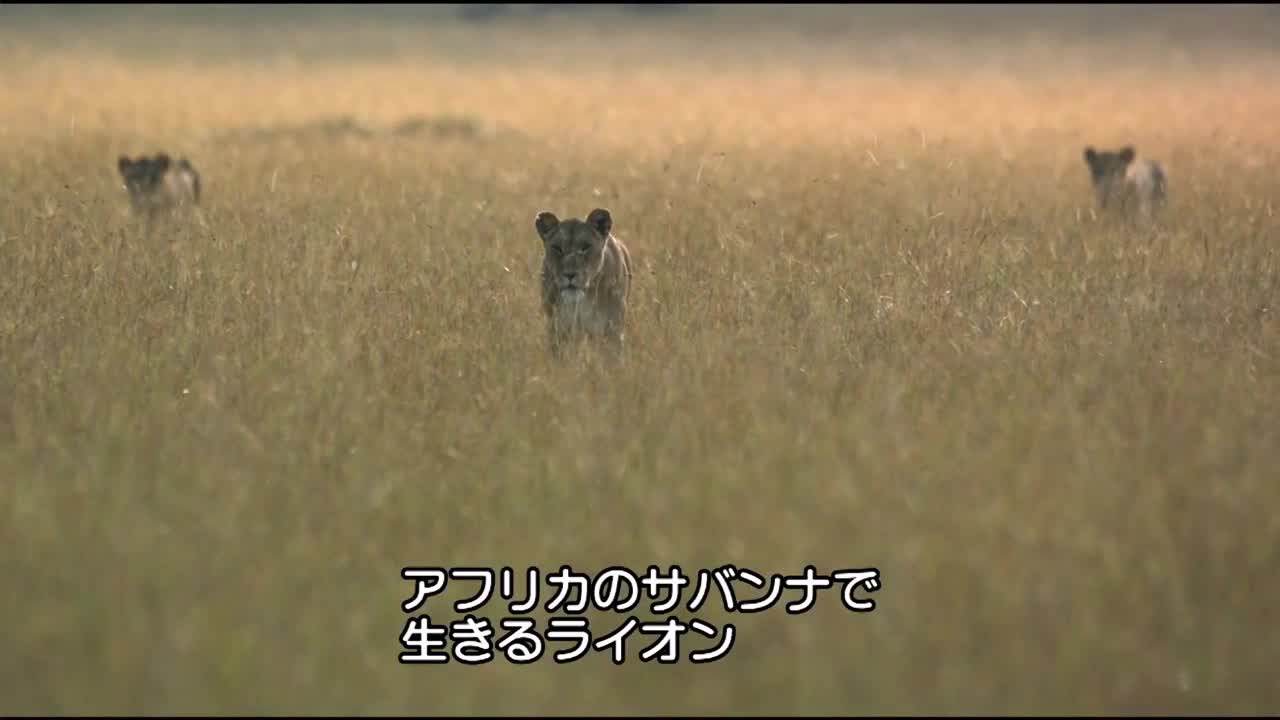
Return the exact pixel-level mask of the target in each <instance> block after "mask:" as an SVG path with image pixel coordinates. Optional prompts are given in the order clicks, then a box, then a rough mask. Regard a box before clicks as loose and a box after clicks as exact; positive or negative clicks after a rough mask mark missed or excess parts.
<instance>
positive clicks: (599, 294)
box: [533, 208, 631, 355]
mask: <svg viewBox="0 0 1280 720" xmlns="http://www.w3.org/2000/svg"><path fill="white" fill-rule="evenodd" d="M533 224H534V229H536V230H537V232H538V236H539V237H541V238H542V245H543V251H544V254H543V258H542V310H543V312H544V313H545V314H546V317H547V335H548V339H549V344H550V348H551V352H552V354H554V355H559V353H560V352H561V350H562V348H563V347H564V346H565V345H566V344H567V343H568V342H570V341H575V340H579V339H583V338H599V339H603V340H604V341H605V342H606V344H607V345H609V346H610V347H612V348H614V349H619V348H621V346H622V343H623V335H624V330H625V319H626V313H627V298H628V296H629V294H630V292H631V253H630V252H629V251H628V250H627V246H626V245H624V244H623V243H622V241H621V240H619V239H618V238H616V237H614V236H613V234H612V232H611V231H612V230H613V215H612V214H611V213H610V212H609V211H608V210H606V209H604V208H596V209H595V210H592V211H591V212H590V213H589V214H588V215H587V219H586V220H585V221H583V220H579V219H577V218H569V219H566V220H561V219H559V218H557V217H556V216H555V214H554V213H551V212H549V211H546V210H544V211H542V212H540V213H538V214H537V216H536V217H535V218H534V221H533Z"/></svg>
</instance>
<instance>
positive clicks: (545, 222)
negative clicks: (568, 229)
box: [533, 210, 560, 242]
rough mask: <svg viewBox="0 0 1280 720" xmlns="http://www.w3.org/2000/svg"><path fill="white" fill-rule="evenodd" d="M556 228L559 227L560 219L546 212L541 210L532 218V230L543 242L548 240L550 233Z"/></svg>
mask: <svg viewBox="0 0 1280 720" xmlns="http://www.w3.org/2000/svg"><path fill="white" fill-rule="evenodd" d="M558 227H560V218H558V217H556V214H555V213H553V212H550V211H548V210H543V211H542V212H540V213H538V214H537V216H536V217H534V218H533V228H534V229H535V230H537V231H538V236H539V237H541V238H542V241H543V242H546V241H548V240H550V239H551V235H552V233H554V232H555V231H556V228H558Z"/></svg>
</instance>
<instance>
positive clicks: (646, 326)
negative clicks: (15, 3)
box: [0, 20, 1280, 714]
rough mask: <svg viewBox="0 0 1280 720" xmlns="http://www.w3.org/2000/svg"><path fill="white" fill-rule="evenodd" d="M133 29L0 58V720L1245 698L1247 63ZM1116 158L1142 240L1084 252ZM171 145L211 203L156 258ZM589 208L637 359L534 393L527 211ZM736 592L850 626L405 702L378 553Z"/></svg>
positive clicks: (1264, 221) (1257, 311)
mask: <svg viewBox="0 0 1280 720" xmlns="http://www.w3.org/2000/svg"><path fill="white" fill-rule="evenodd" d="M151 30H154V28H151ZM151 30H149V29H148V27H139V26H132V27H116V28H112V29H111V30H110V31H109V32H107V31H104V32H103V33H100V34H99V35H96V36H93V37H90V38H89V39H87V40H86V39H84V38H83V37H81V36H76V37H77V38H79V39H78V40H76V42H70V41H65V40H66V38H67V37H69V36H59V37H62V38H63V40H64V41H65V42H54V41H53V40H47V39H46V40H47V41H46V42H45V44H43V45H42V44H41V42H42V41H41V38H42V37H46V36H36V35H27V36H19V35H18V34H16V31H15V32H7V34H6V35H5V41H6V43H5V46H4V47H6V48H7V55H6V56H5V57H6V59H5V60H4V61H3V62H2V63H0V75H2V76H3V77H4V78H5V80H4V83H5V87H6V90H7V92H6V93H5V94H3V95H0V148H2V149H3V152H2V153H0V268H3V270H2V271H0V401H3V402H2V403H0V475H2V476H3V477H5V478H6V479H5V480H4V481H3V483H0V507H3V509H4V512H3V517H4V521H3V522H0V543H2V544H3V550H0V570H2V574H3V577H4V578H5V582H4V587H5V590H4V591H2V592H0V598H3V600H2V602H0V610H2V611H3V615H4V617H5V618H6V620H5V621H4V623H5V625H7V626H8V627H7V629H6V631H5V637H6V638H7V639H6V640H5V642H4V643H3V645H4V648H5V652H4V653H3V654H0V698H3V702H0V708H2V709H3V710H5V711H7V712H11V713H73V712H75V713H104V712H114V713H175V712H186V713H192V712H202V713H252V712H262V713H294V714H297V713H359V714H374V713H383V714H387V713H423V714H427V713H430V714H440V713H449V714H461V713H482V712H488V713H525V714H533V713H549V712H564V713H575V714H589V713H642V712H652V713H658V712H662V713H682V712H687V713H695V712H696V713H775V712H776V713H787V714H797V713H809V714H813V713H844V714H849V713H856V714H863V713H888V712H893V713H925V712H933V713H944V712H945V713H964V714H973V713H977V714H981V713H1010V712H1030V713H1073V712H1078V713H1084V712H1111V713H1121V712H1140V711H1155V712H1196V711H1215V712H1237V713H1248V712H1274V711H1275V710H1276V709H1277V707H1280V705H1278V704H1277V702H1278V700H1280V697H1278V695H1277V690H1276V684H1275V674H1274V671H1275V668H1276V667H1277V661H1278V660H1280V651H1278V650H1277V648H1280V642H1278V641H1280V630H1278V629H1277V628H1278V627H1280V626H1277V622H1276V620H1277V614H1276V611H1275V598H1276V592H1277V590H1280V585H1278V584H1277V581H1276V579H1275V569H1276V568H1277V567H1280V557H1278V555H1277V547H1278V546H1280V522H1278V521H1277V515H1276V513H1275V511H1274V507H1275V506H1276V503H1277V501H1278V500H1280V491H1278V490H1277V488H1276V484H1275V483H1276V478H1277V475H1276V467H1277V466H1278V465H1280V412H1278V411H1277V409H1276V398H1277V397H1280V342H1278V340H1280V336H1278V332H1277V321H1276V319H1275V315H1276V313H1277V312H1278V309H1277V302H1276V297H1277V289H1278V287H1277V277H1278V274H1277V269H1278V268H1277V257H1276V240H1277V229H1280V221H1278V220H1277V218H1276V209H1277V208H1276V204H1277V202H1278V200H1277V196H1276V191H1277V187H1278V185H1277V182H1276V179H1275V168H1276V166H1277V159H1278V158H1280V154H1278V152H1277V144H1276V138H1275V132H1274V122H1273V119H1274V118H1275V117H1277V116H1280V95H1278V94H1277V93H1276V91H1275V89H1274V88H1275V85H1274V82H1273V80H1272V79H1273V78H1274V77H1275V76H1276V70H1277V64H1278V63H1277V62H1276V59H1275V58H1274V57H1273V56H1270V55H1268V54H1265V53H1260V52H1250V53H1242V52H1236V53H1235V54H1233V55H1232V56H1231V57H1230V61H1229V62H1228V61H1225V60H1216V61H1207V60H1206V58H1205V57H1199V58H1192V59H1188V58H1187V57H1186V56H1185V54H1184V55H1180V54H1179V53H1178V51H1177V50H1176V48H1172V47H1162V46H1161V45H1160V44H1159V43H1158V42H1152V43H1150V44H1147V45H1139V44H1135V43H1132V42H1130V43H1124V42H1118V41H1111V42H1110V44H1098V43H1093V44H1090V43H1088V42H1083V41H1070V42H1066V41H1062V42H1058V41H1051V40H1049V39H1044V38H1039V39H1037V38H1036V37H1031V39H1029V40H1024V41H1021V42H1017V43H1014V42H1004V43H994V42H993V43H988V44H982V45H968V46H963V47H962V46H960V45H951V46H944V45H940V44H936V43H930V42H923V41H919V40H916V41H912V40H911V39H910V38H906V39H901V40H899V41H898V44H896V45H895V44H891V43H890V42H889V41H888V40H886V41H884V42H883V43H881V44H879V45H876V46H875V49H866V50H865V51H864V53H863V55H861V56H858V57H857V58H856V60H857V61H856V62H855V58H854V57H853V56H850V57H844V58H842V57H840V56H839V54H838V53H836V52H835V51H833V50H832V49H831V44H830V43H828V44H825V45H824V46H823V47H821V48H811V49H806V48H804V47H803V43H799V42H795V43H791V41H788V40H786V39H785V36H784V35H782V34H779V35H776V36H774V35H769V34H768V32H766V31H761V30H757V31H756V32H758V33H760V35H761V37H764V38H770V37H776V38H782V39H778V40H777V41H776V43H775V44H774V45H769V44H768V43H763V44H760V43H759V42H758V38H756V39H755V40H753V42H755V43H756V44H755V45H754V47H746V48H743V47H731V46H728V45H715V46H713V47H711V48H709V49H707V50H705V51H702V52H700V51H699V50H698V48H697V42H696V41H697V39H698V38H700V37H703V38H710V37H713V34H712V33H709V32H704V33H701V34H699V33H697V32H692V31H688V32H685V33H684V34H681V32H677V31H674V30H673V31H669V32H666V33H662V37H663V39H662V40H655V36H657V35H658V33H655V32H654V31H644V30H643V29H626V28H620V27H614V28H613V29H612V32H611V33H610V34H604V33H600V32H592V31H591V28H590V27H587V26H578V25H574V24H573V23H571V22H569V21H562V20H556V21H554V22H553V21H546V22H543V23H539V22H532V21H531V23H530V24H529V25H521V26H519V27H517V28H515V29H512V28H510V27H507V26H499V27H497V28H495V29H490V30H470V31H468V30H463V29H457V28H452V27H443V28H440V29H437V30H434V31H430V32H421V33H420V32H418V31H410V30H405V29H399V30H386V29H383V30H376V29H368V28H365V29H363V30H360V29H353V30H350V31H349V32H335V31H332V30H325V31H321V30H315V31H313V32H312V33H311V34H306V33H304V34H302V35H298V36H288V37H287V38H285V39H281V40H279V43H280V46H276V47H273V48H269V49H263V48H260V47H257V46H256V45H252V43H250V45H251V46H252V48H251V49H252V50H253V52H248V51H246V50H243V48H241V46H237V45H235V44H234V36H232V35H230V34H229V33H227V32H215V31H196V30H191V29H189V28H187V29H184V30H172V29H170V30H169V31H166V32H160V31H155V32H151ZM743 32H744V33H745V32H746V31H745V30H744V31H743ZM379 33H381V34H379ZM468 33H471V34H470V35H469V34H468ZM250 36H251V37H258V36H257V35H252V33H251V34H250ZM353 36H354V37H358V38H363V39H364V40H365V41H366V42H367V43H369V45H370V46H371V47H374V46H375V45H376V42H375V40H376V39H377V38H381V39H382V42H383V43H384V44H385V48H389V49H390V50H387V52H384V53H382V54H381V55H379V54H378V53H376V52H372V51H371V52H370V54H369V55H368V56H360V57H359V58H358V59H356V60H351V59H350V58H348V57H347V56H346V55H344V54H343V52H344V48H345V47H347V46H346V45H343V44H342V42H341V41H342V40H343V39H350V38H351V37H353ZM48 37H52V35H50V36H48ZM139 38H143V39H145V42H144V41H143V40H140V39H139ZM175 38H176V39H175ZM286 40H287V41H288V43H293V45H288V44H287V43H286ZM352 42H355V41H354V40H352ZM721 42H723V41H721ZM308 43H309V44H308ZM432 43H436V44H437V45H433V44H432ZM661 43H666V44H665V45H664V44H661ZM913 43H914V44H913ZM303 46H306V47H310V48H312V49H313V50H315V52H314V53H313V54H311V55H308V54H306V53H301V52H298V53H294V54H293V55H289V53H288V52H287V50H288V47H303ZM183 47H186V48H188V49H190V48H201V49H202V50H201V53H203V52H204V51H205V50H209V49H213V48H220V49H221V50H222V55H221V56H217V57H212V53H211V54H210V55H205V54H198V53H196V52H194V51H190V50H189V51H188V52H187V54H185V55H184V54H183V51H182V50H181V49H180V48H183ZM121 48H124V49H123V50H122V49H121ZM237 48H241V49H240V50H238V51H237ZM282 48H283V49H282ZM433 48H435V49H433ZM440 48H443V49H440ZM460 48H461V49H466V48H470V49H471V50H472V52H471V54H468V55H465V56H459V55H457V52H458V51H459V49H460ZM895 48H896V50H895ZM326 49H327V50H328V56H326V54H325V52H324V51H325V50H326ZM375 49H376V48H375ZM393 50H395V51H393ZM237 52H239V55H240V56H239V57H237V56H236V55H237ZM851 52H852V51H851ZM602 53H604V54H605V55H606V57H607V60H606V61H603V62H601V63H600V65H599V66H597V67H595V68H592V67H589V66H587V64H586V63H584V61H583V58H584V57H586V58H593V57H595V56H596V55H599V54H602ZM895 53H896V55H897V60H896V61H895ZM1214 57H1215V58H1218V57H1220V56H1214ZM1221 57H1225V56H1221ZM1211 59H1212V58H1211ZM766 60H767V61H768V62H766ZM347 118H349V119H347ZM415 118H417V119H425V120H424V121H423V122H419V123H417V124H414V123H413V122H409V123H408V124H405V123H406V120H408V121H413V120H414V119H415ZM440 118H454V120H453V121H451V122H450V123H449V124H448V127H450V128H454V129H455V130H457V131H455V132H445V131H444V130H443V129H441V128H442V126H441V125H440V123H438V122H435V121H437V120H439V119H440ZM459 119H460V120H459ZM469 122H470V123H473V124H468V123H469ZM433 123H434V124H433ZM397 128H399V129H400V130H401V131H400V132H397ZM458 128H460V130H458ZM1121 143H1132V144H1135V145H1136V146H1137V148H1138V151H1139V154H1140V155H1150V156H1153V157H1155V158H1157V159H1160V160H1162V161H1163V162H1165V164H1166V166H1167V168H1168V171H1169V175H1170V179H1171V194H1172V204H1171V207H1170V212H1169V213H1168V215H1167V216H1166V217H1165V218H1164V219H1163V221H1162V222H1161V223H1160V225H1158V226H1157V227H1153V228H1144V227H1138V226H1131V225H1126V224H1124V223H1117V222H1112V221H1108V220H1107V219H1105V218H1098V217H1095V215H1094V213H1093V212H1092V205H1091V203H1092V197H1091V195H1090V192H1089V187H1088V182H1087V177H1086V172H1085V168H1084V163H1083V160H1082V159H1081V157H1080V152H1081V150H1082V148H1083V146H1084V145H1085V144H1095V145H1099V146H1109V145H1118V144H1121ZM161 149H163V150H166V151H168V152H170V153H171V154H174V155H177V154H185V155H187V156H189V157H190V158H191V159H192V160H193V162H194V163H195V164H196V166H197V168H199V169H200V170H201V171H202V173H203V175H204V184H205V199H206V201H205V206H204V208H203V216H202V218H200V219H199V220H191V221H187V222H184V221H179V222H175V223H172V224H169V225H166V226H162V227H160V228H155V229H153V232H152V233H151V234H146V233H144V232H143V228H141V227H139V226H138V225H137V224H136V223H133V222H131V221H130V220H129V219H128V218H127V217H126V216H125V215H124V213H123V211H124V206H125V202H124V198H123V196H122V194H121V192H120V191H119V190H118V186H117V183H116V178H115V177H114V175H113V172H114V159H115V157H116V155H117V154H120V153H130V154H134V153H138V152H154V151H156V150H161ZM596 206H604V207H608V208H610V209H611V210H612V212H613V215H614V218H615V223H616V225H615V232H616V233H617V234H618V235H619V236H620V237H622V238H624V239H625V240H626V242H627V243H628V245H629V247H630V248H631V250H632V253H633V255H634V257H635V259H636V262H637V276H636V283H635V292H634V300H633V305H632V308H631V312H630V320H631V323H632V324H631V327H630V333H629V338H630V347H629V349H628V353H627V356H626V357H625V359H624V360H623V362H622V363H621V364H620V365H617V366H610V365H608V364H602V363H601V362H599V361H598V359H596V358H594V357H592V356H591V355H589V354H588V355H585V356H582V357H578V358H574V359H572V360H571V361H569V362H565V363H563V364H560V365H556V364H553V363H552V362H551V361H550V360H549V358H548V357H547V355H546V353H545V352H544V346H543V340H544V335H543V332H542V325H541V322H542V319H541V316H540V310H539V307H538V303H537V278H536V273H537V270H538V266H539V263H540V260H541V245H540V242H539V241H538V239H537V236H536V235H535V233H534V231H533V226H532V223H533V216H534V214H535V212H537V211H538V210H540V209H544V208H546V209H551V210H553V211H555V212H556V213H557V214H559V215H560V216H561V217H565V216H570V215H577V216H579V217H581V216H583V215H585V213H586V212H588V211H589V210H590V209H591V208H593V207H596ZM726 563H732V564H735V565H737V566H740V567H747V568H751V569H754V570H755V571H757V572H759V573H761V574H767V573H770V572H783V573H798V572H800V571H801V570H802V569H803V567H804V566H805V565H806V564H814V565H816V566H817V568H818V569H819V570H820V571H830V570H833V569H838V568H842V567H862V566H867V565H874V566H875V567H877V568H879V569H880V570H881V572H882V578H883V583H884V584H883V589H882V590H881V591H880V592H879V593H878V594H877V595H875V596H874V597H875V599H876V600H877V603H878V607H877V609H876V610H875V612H873V613H870V614H865V615H859V614H854V613H850V612H847V611H845V610H843V609H842V608H841V607H840V604H839V602H838V596H837V594H836V593H835V592H834V591H829V592H827V593H825V594H824V595H823V596H822V597H821V598H820V600H819V606H818V608H817V609H816V610H815V611H814V612H811V613H809V614H806V615H803V616H799V617H791V616H788V615H787V614H786V613H785V612H784V611H783V610H782V609H781V607H778V608H775V609H773V610H771V611H769V612H766V613H762V614H759V615H754V616H741V615H737V616H733V617H728V616H727V615H726V614H724V613H723V612H720V613H715V612H709V611H703V612H701V613H698V614H696V615H690V614H689V613H688V612H687V611H684V610H683V609H682V610H680V611H679V612H680V614H681V616H682V617H683V618H684V619H686V620H688V619H690V618H691V617H699V618H703V619H706V620H709V621H711V622H715V623H717V624H719V623H723V622H726V621H729V622H733V623H734V624H735V625H736V626H737V629H738V637H737V640H736V645H735V647H734V649H733V650H732V652H731V653H730V654H729V656H728V657H727V658H725V659H723V660H720V661H718V662H716V663H712V664H707V665H701V666H694V665H691V664H689V663H688V662H682V663H680V664H678V665H674V666H659V665H657V664H655V663H648V664H646V663H641V662H639V660H638V659H637V657H636V653H637V652H638V651H639V650H640V649H641V648H642V647H644V645H643V644H640V642H641V640H640V639H639V638H638V637H634V636H633V639H632V641H631V642H629V643H628V659H627V662H626V663H625V664H624V665H623V666H622V667H614V666H612V665H611V664H610V663H609V662H608V660H607V658H606V657H605V656H603V655H602V654H598V653H592V654H591V655H590V656H589V657H588V658H587V659H584V660H582V661H579V662H577V663H575V664H571V665H558V664H556V663H554V662H552V661H550V660H549V659H548V660H544V661H542V662H539V663H536V664H533V665H528V666H523V667H521V666H515V665H511V664H509V663H507V662H505V661H502V660H499V661H497V662H494V663H492V664H489V665H486V666H482V667H462V666H459V665H457V664H456V663H455V664H451V665H449V666H447V667H422V666H402V665H400V664H398V663H397V662H396V655H397V653H398V652H400V651H401V650H402V648H401V647H400V645H399V643H398V637H399V635H400V633H401V631H402V629H403V627H404V623H405V620H406V616H405V615H404V614H403V613H401V612H400V609H399V603H400V602H401V601H403V600H404V599H406V598H407V597H408V596H409V595H410V594H411V591H412V587H411V586H410V585H409V584H408V583H406V582H404V581H403V580H401V579H400V577H399V573H400V569H401V568H402V567H404V566H406V565H439V566H466V565H471V566H475V565H480V566H493V567H501V566H504V565H505V566H510V567H513V568H515V569H517V570H523V569H524V568H525V567H527V566H530V565H532V566H537V567H539V568H541V569H543V570H544V571H547V572H550V571H553V570H555V569H556V568H558V567H560V566H561V565H570V566H572V567H574V568H578V569H583V570H590V571H595V570H598V569H601V568H604V567H606V566H609V565H614V564H618V565H624V566H628V567H632V568H634V569H636V570H637V571H643V570H644V568H646V567H647V566H648V565H650V564H654V565H658V566H659V567H662V568H665V567H667V566H668V565H671V564H677V565H680V566H682V567H683V568H684V569H685V570H686V571H687V572H694V571H696V570H697V569H698V568H710V567H718V566H720V565H723V564H726ZM544 593H545V590H544ZM449 597H450V599H454V598H456V597H457V595H454V594H451V595H450V596H449ZM791 599H793V596H790V595H788V597H787V600H788V601H789V600H791ZM433 602H434V601H433ZM429 607H437V608H443V607H444V606H440V605H435V604H433V605H430V606H429ZM643 607H644V606H642V608H643ZM682 607H683V606H682ZM483 614H485V615H487V616H489V617H490V618H491V619H492V620H493V621H494V622H497V621H498V620H499V619H500V618H501V617H502V613H501V612H500V609H499V606H498V605H491V606H489V607H488V608H486V609H485V610H484V611H483ZM450 617H451V613H450V612H449V611H448V610H447V608H446V609H441V610H440V611H439V612H438V613H437V612H433V613H432V618H433V619H434V620H437V621H440V620H446V619H449V618H450ZM644 619H646V620H647V619H650V618H649V617H647V616H646V617H645V618H644ZM620 620H621V618H619V617H611V616H609V615H607V614H595V615H593V616H592V628H593V630H594V631H596V632H597V633H604V632H607V631H609V630H612V629H613V628H614V627H615V626H616V625H617V624H619V622H620ZM701 642H702V641H701V640H699V639H696V637H695V636H692V635H690V636H689V637H688V639H686V641H685V644H684V645H683V646H682V651H683V652H687V651H688V650H690V649H697V648H699V647H702V645H701V644H700V643H701ZM645 644H647V643H645Z"/></svg>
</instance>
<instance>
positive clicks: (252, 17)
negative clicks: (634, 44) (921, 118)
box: [0, 3, 1280, 38]
mask: <svg viewBox="0 0 1280 720" xmlns="http://www.w3.org/2000/svg"><path fill="white" fill-rule="evenodd" d="M600 13H606V14H611V13H624V14H626V15H628V16H631V17H633V18H634V19H635V20H636V21H637V22H640V21H642V19H643V18H646V17H660V18H662V21H663V22H670V21H671V20H672V19H678V18H681V17H687V18H695V17H697V18H707V17H715V18H716V19H723V20H730V21H733V22H734V23H735V24H738V23H743V22H745V23H758V24H759V25H761V26H766V27H783V26H789V25H795V26H797V27H808V26H812V25H813V24H814V23H815V22H819V23H822V24H826V23H836V24H837V25H840V26H841V28H840V29H847V28H848V27H849V26H856V25H858V24H862V23H867V24H869V25H872V26H873V27H872V28H870V29H873V30H885V31H895V32H898V31H918V32H935V31H953V32H973V31H992V30H994V31H1003V30H1018V31H1043V32H1055V31H1058V32H1081V31H1084V32H1090V33H1095V32H1096V33H1100V34H1107V35H1114V34H1117V33H1120V34H1123V33H1127V32H1152V31H1154V32H1174V33H1177V34H1185V33H1191V34H1196V33H1199V34H1218V33H1221V32H1226V31H1230V32H1239V31H1249V32H1248V33H1247V34H1249V35H1254V36H1256V37H1272V38H1275V37H1277V35H1278V34H1280V6H1278V5H1267V4H1254V5H1249V4H1222V5H1213V4H1201V5H1191V4H1168V5H1155V4H1141V3H1115V4H1074V5H1073V4H1025V5H1017V4H1003V5H1002V4H967V5H961V4H808V5H804V4H800V5H787V4H761V5H753V4H729V3H705V4H700V3H663V4H641V3H617V4H607V3H528V4H510V3H440V4H379V3H371V4H315V5H302V6H299V5H296V4H293V5H289V4H279V3H265V4H241V5H237V4H229V3H211V4H200V5H184V4H174V3H167V4H166V3H160V4H149V5H141V4H125V3H103V4H74V3H72V4H44V5H41V4H12V3H0V19H3V20H4V21H6V22H12V21H29V22H48V21H57V22H71V21H75V20H93V21H95V22H98V21H102V20H112V19H119V20H126V19H127V20H131V21H149V20H150V21H168V22H174V21H176V22H197V23H201V24H230V25H237V24H254V25H258V24H261V23H273V22H284V23H289V24H290V25H295V26H296V25H297V24H298V23H306V22H308V21H315V22H326V21H334V20H342V21H350V20H363V21H370V22H378V21H394V22H397V23H400V22H405V21H414V20H417V21H422V22H424V27H425V26H427V25H430V24H434V23H439V22H454V23H457V22H462V23H472V24H486V23H500V22H508V21H520V20H527V19H529V18H533V17H546V16H551V17H556V18H563V17H568V16H575V17H584V16H590V15H591V14H600ZM1211 19H1212V20H1215V21H1219V22H1214V23H1207V22H1206V21H1207V20H1211ZM828 29H830V28H828Z"/></svg>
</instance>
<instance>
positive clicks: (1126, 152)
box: [1120, 145, 1137, 163]
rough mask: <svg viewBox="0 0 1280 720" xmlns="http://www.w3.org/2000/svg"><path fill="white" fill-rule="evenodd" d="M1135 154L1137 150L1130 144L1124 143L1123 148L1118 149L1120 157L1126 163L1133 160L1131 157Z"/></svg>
mask: <svg viewBox="0 0 1280 720" xmlns="http://www.w3.org/2000/svg"><path fill="white" fill-rule="evenodd" d="M1136 155H1137V152H1136V151H1134V149H1133V146H1132V145H1125V146H1124V148H1123V149H1121V150H1120V159H1121V160H1123V161H1125V162H1126V163H1131V162H1133V158H1134V157H1135V156H1136Z"/></svg>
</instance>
